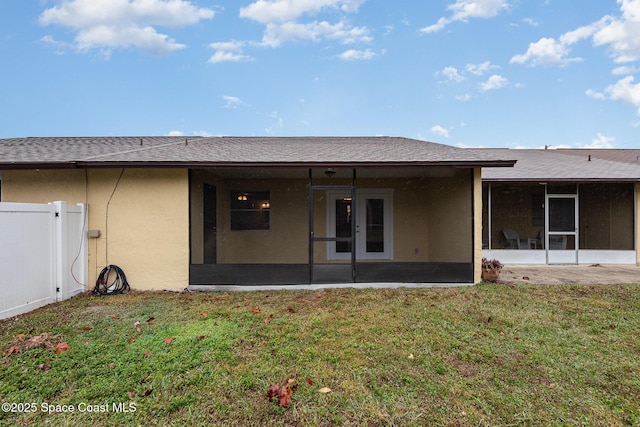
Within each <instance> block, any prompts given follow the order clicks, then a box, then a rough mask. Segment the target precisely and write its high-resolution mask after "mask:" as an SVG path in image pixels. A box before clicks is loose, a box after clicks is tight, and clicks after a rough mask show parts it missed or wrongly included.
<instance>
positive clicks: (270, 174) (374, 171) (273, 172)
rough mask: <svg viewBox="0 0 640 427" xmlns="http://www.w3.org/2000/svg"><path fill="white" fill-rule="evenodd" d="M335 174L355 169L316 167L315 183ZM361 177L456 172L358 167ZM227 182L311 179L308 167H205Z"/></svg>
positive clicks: (452, 170) (433, 175) (449, 172)
mask: <svg viewBox="0 0 640 427" xmlns="http://www.w3.org/2000/svg"><path fill="white" fill-rule="evenodd" d="M329 169H331V170H333V171H335V174H333V175H332V176H331V177H330V179H331V180H344V179H351V177H352V176H353V169H354V167H336V168H327V167H312V168H311V171H312V176H313V179H314V180H317V179H328V178H329V177H328V175H326V174H325V172H327V170H329ZM355 169H356V179H359V178H365V179H366V178H446V177H452V176H454V175H455V173H456V170H457V169H456V168H454V167H444V166H404V167H379V166H375V167H373V166H370V167H355ZM202 170H208V171H211V172H212V173H215V174H216V175H218V176H220V177H221V178H225V179H309V168H308V167H282V166H281V167H275V166H274V167H242V166H239V167H216V168H202Z"/></svg>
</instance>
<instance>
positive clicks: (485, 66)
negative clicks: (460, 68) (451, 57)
mask: <svg viewBox="0 0 640 427" xmlns="http://www.w3.org/2000/svg"><path fill="white" fill-rule="evenodd" d="M499 68H500V67H499V66H498V65H493V64H492V63H491V62H489V61H485V62H483V63H482V64H467V66H466V67H465V69H466V70H467V71H468V72H469V73H471V74H474V75H476V76H481V75H483V74H484V73H486V72H487V71H491V70H497V69H499Z"/></svg>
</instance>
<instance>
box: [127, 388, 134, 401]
mask: <svg viewBox="0 0 640 427" xmlns="http://www.w3.org/2000/svg"><path fill="white" fill-rule="evenodd" d="M127 396H129V399H133V398H134V397H136V392H135V391H133V390H129V391H128V392H127Z"/></svg>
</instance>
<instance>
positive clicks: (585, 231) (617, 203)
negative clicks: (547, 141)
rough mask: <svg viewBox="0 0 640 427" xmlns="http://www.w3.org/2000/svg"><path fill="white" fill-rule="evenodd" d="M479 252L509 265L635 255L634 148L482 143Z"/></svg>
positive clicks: (638, 215) (638, 173) (632, 260)
mask: <svg viewBox="0 0 640 427" xmlns="http://www.w3.org/2000/svg"><path fill="white" fill-rule="evenodd" d="M484 152H485V153H487V154H493V156H495V157H503V158H510V159H516V160H517V163H516V165H515V167H513V168H508V169H505V168H500V169H498V168H487V169H483V171H482V181H483V191H482V198H483V215H482V219H483V227H482V228H483V235H482V247H483V249H482V252H483V255H484V256H485V257H488V258H497V259H499V260H500V261H501V262H503V263H508V264H517V263H522V264H598V263H600V264H637V263H639V262H640V252H639V251H638V246H639V245H640V227H639V225H640V197H639V196H640V150H606V149H558V150H508V149H487V150H484Z"/></svg>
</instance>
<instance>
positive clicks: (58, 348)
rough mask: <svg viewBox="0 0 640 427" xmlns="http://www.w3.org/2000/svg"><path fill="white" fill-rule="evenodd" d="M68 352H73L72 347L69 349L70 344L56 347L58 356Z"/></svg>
mask: <svg viewBox="0 0 640 427" xmlns="http://www.w3.org/2000/svg"><path fill="white" fill-rule="evenodd" d="M68 350H71V347H69V344H67V343H66V342H61V343H58V345H56V354H60V353H62V352H64V351H68Z"/></svg>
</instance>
